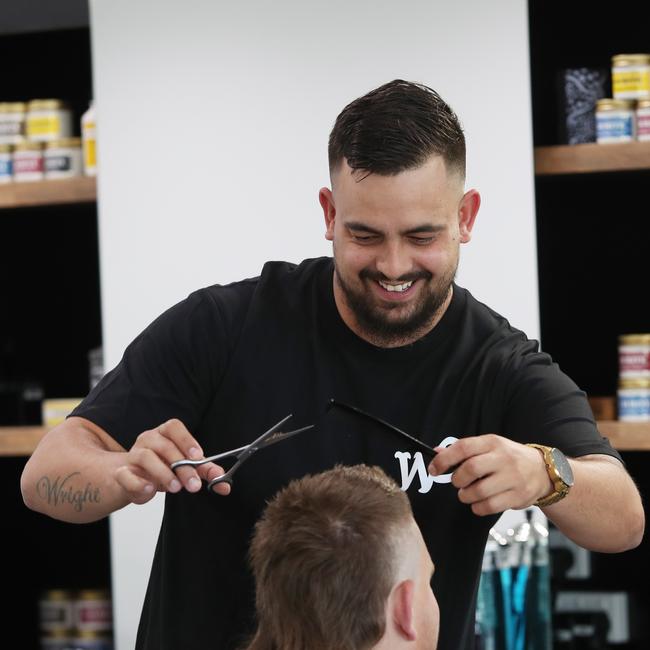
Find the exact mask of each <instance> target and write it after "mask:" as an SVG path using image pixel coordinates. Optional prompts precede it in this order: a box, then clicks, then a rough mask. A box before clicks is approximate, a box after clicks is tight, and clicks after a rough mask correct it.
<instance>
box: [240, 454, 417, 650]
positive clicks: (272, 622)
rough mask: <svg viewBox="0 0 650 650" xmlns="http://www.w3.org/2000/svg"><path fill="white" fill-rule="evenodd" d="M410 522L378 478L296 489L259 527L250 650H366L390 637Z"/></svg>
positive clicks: (341, 472)
mask: <svg viewBox="0 0 650 650" xmlns="http://www.w3.org/2000/svg"><path fill="white" fill-rule="evenodd" d="M412 517H413V514H412V511H411V506H410V503H409V500H408V497H407V496H406V494H405V493H404V492H403V491H402V490H401V489H400V488H399V486H398V485H397V483H395V481H394V480H393V479H392V478H389V477H388V476H387V475H386V474H385V473H384V472H383V471H382V470H381V469H380V468H378V467H368V466H366V465H356V466H353V467H342V466H337V467H335V468H334V469H331V470H328V471H326V472H322V473H320V474H314V475H312V476H306V477H304V478H302V479H299V480H296V481H293V482H292V483H290V484H289V485H288V486H287V487H286V488H284V489H283V490H281V491H280V492H279V493H278V494H277V495H276V496H275V497H274V498H273V499H272V500H271V501H270V502H269V504H268V505H267V507H266V510H265V511H264V514H263V515H262V517H261V519H260V520H259V521H258V523H257V525H256V527H255V533H254V537H253V541H252V544H251V548H250V553H249V557H250V563H251V566H252V569H253V573H254V575H255V583H256V604H257V616H258V629H257V634H256V635H255V638H254V639H253V641H252V643H251V644H250V645H249V646H248V650H364V649H365V648H370V647H372V646H373V645H375V644H376V643H377V642H378V641H379V640H380V639H381V637H382V636H383V634H384V631H385V627H386V612H385V607H386V602H387V600H388V597H389V595H390V591H391V589H392V587H393V584H394V581H395V579H396V574H397V572H398V570H399V569H398V565H399V557H398V554H399V550H400V549H399V545H400V540H401V539H402V537H403V534H404V530H405V528H407V527H408V523H409V520H410V519H412Z"/></svg>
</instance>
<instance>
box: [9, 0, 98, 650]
mask: <svg viewBox="0 0 650 650" xmlns="http://www.w3.org/2000/svg"><path fill="white" fill-rule="evenodd" d="M5 5H6V6H5ZM23 5H24V6H23ZM84 12H85V13H84ZM0 58H2V60H4V61H10V62H11V65H9V66H7V67H6V70H5V71H4V73H5V74H4V75H3V83H2V91H1V92H0V101H19V100H23V101H25V100H29V99H34V98H46V97H56V98H59V97H60V98H63V99H67V100H68V101H69V102H70V104H71V106H72V109H73V124H75V125H76V128H75V132H76V134H78V133H79V119H80V117H81V114H82V113H83V112H84V111H85V110H86V108H87V106H88V100H89V99H90V98H91V97H92V82H91V79H92V75H91V65H90V34H89V28H88V9H87V2H85V0H69V1H67V2H65V3H51V2H47V1H46V0H29V1H28V2H24V3H5V4H2V5H1V6H0ZM96 194H97V192H96V181H95V179H94V178H86V177H83V178H74V179H65V180H47V181H39V182H25V183H7V184H3V185H0V241H1V242H2V244H3V246H2V255H0V295H1V296H2V304H1V305H0V387H1V388H2V391H3V392H2V401H1V402H0V490H1V491H2V494H3V495H4V499H3V520H4V522H5V529H6V532H7V534H5V535H3V536H2V540H1V541H0V554H1V555H2V557H3V558H5V560H6V561H7V560H8V561H10V562H11V563H12V564H13V565H15V566H20V567H21V579H20V580H18V581H14V582H13V583H12V585H11V594H10V597H9V598H8V599H5V600H6V601H7V605H5V608H4V609H5V611H4V613H5V617H4V620H6V621H10V622H11V624H10V625H5V626H4V630H3V647H4V646H6V647H21V648H24V649H25V650H39V649H40V647H41V644H40V638H39V637H40V633H39V620H38V619H39V613H38V600H39V598H40V594H41V592H42V591H43V590H45V589H53V588H63V589H66V588H67V589H80V588H107V587H110V583H111V578H110V574H111V568H110V545H109V531H108V520H102V521H98V522H94V523H90V524H84V525H72V524H67V523H64V522H60V521H55V520H53V519H50V518H48V517H45V516H43V515H41V514H38V513H35V512H33V511H31V510H28V509H27V508H26V507H25V505H24V503H23V500H22V497H21V494H20V475H21V473H22V469H23V467H24V465H25V462H26V460H27V457H28V456H29V455H30V454H31V453H32V451H33V450H34V448H35V446H36V444H37V443H38V440H40V438H41V437H42V436H43V434H44V433H45V430H44V428H43V427H41V426H40V424H39V423H38V422H37V421H35V420H36V419H37V418H38V414H36V415H34V414H33V413H32V417H31V420H30V419H26V417H27V416H25V415H24V414H21V412H20V408H18V407H16V406H15V405H16V401H15V399H16V398H15V395H17V394H18V393H17V392H16V391H17V389H16V386H22V385H23V384H24V382H28V383H29V384H30V385H31V384H38V385H39V386H40V387H42V389H43V391H44V396H45V398H60V397H70V396H75V397H76V396H78V395H83V394H85V393H86V392H87V391H88V387H89V386H88V384H89V369H88V356H87V354H88V351H89V350H91V349H93V348H95V347H97V346H99V345H101V310H100V288H99V247H98V224H97V205H96V200H97V197H96ZM9 391H11V392H9ZM21 418H22V419H21ZM17 423H20V424H24V425H26V426H19V425H18V424H17Z"/></svg>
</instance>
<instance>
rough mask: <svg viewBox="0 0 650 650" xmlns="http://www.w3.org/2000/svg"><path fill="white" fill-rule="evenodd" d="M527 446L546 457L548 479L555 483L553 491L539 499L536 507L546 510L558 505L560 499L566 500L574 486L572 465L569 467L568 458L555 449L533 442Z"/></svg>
mask: <svg viewBox="0 0 650 650" xmlns="http://www.w3.org/2000/svg"><path fill="white" fill-rule="evenodd" d="M527 446H528V447H535V449H539V450H540V452H541V453H542V456H543V457H544V464H545V465H546V471H547V472H548V477H549V478H550V479H551V481H552V483H553V491H552V492H551V493H550V494H547V495H546V496H545V497H543V498H541V499H538V500H537V501H536V502H535V505H536V506H539V507H540V508H544V507H546V506H550V505H551V504H553V503H557V502H558V501H560V499H564V497H565V496H566V495H567V494H569V490H570V489H571V487H572V486H573V470H572V469H571V465H569V461H568V460H567V457H566V456H565V455H564V454H563V453H562V452H561V451H560V450H559V449H557V448H555V447H546V446H544V445H537V444H535V443H532V442H530V443H528V445H527Z"/></svg>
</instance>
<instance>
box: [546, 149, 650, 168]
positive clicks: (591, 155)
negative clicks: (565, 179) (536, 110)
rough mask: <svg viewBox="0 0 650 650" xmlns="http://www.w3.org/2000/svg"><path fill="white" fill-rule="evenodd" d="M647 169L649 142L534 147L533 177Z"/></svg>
mask: <svg viewBox="0 0 650 650" xmlns="http://www.w3.org/2000/svg"><path fill="white" fill-rule="evenodd" d="M634 169H637V170H638V169H650V142H621V143H611V144H596V143H590V144H574V145H559V146H556V147H535V174H536V175H537V176H549V175H553V174H586V173H593V172H617V171H626V170H628V171H629V170H634Z"/></svg>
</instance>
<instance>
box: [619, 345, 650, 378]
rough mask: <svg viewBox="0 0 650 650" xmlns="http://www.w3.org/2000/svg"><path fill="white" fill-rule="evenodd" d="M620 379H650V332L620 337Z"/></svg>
mask: <svg viewBox="0 0 650 650" xmlns="http://www.w3.org/2000/svg"><path fill="white" fill-rule="evenodd" d="M618 376H619V379H650V334H625V335H623V336H619V338H618Z"/></svg>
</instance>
